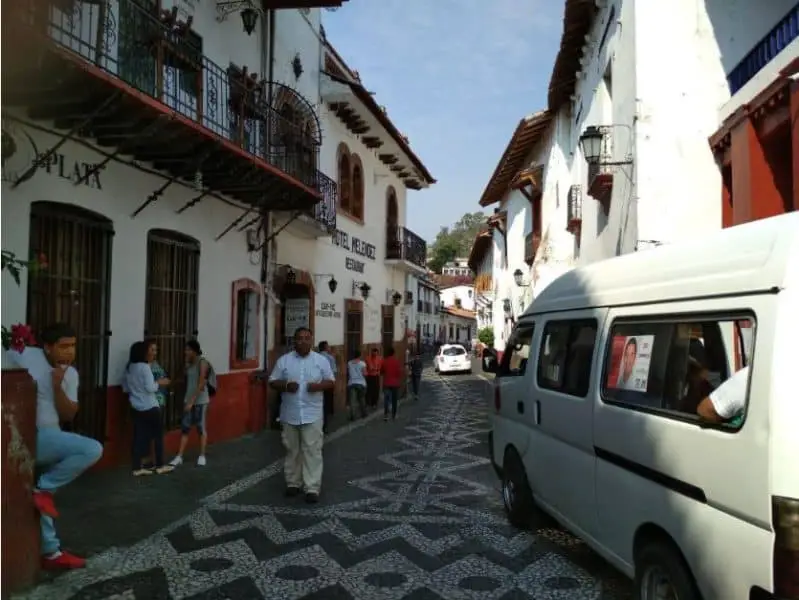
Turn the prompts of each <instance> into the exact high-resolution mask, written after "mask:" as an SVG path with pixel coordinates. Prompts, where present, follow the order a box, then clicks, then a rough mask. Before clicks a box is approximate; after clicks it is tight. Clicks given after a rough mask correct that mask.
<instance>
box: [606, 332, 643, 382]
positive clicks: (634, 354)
mask: <svg viewBox="0 0 799 600" xmlns="http://www.w3.org/2000/svg"><path fill="white" fill-rule="evenodd" d="M654 341H655V336H654V335H615V336H613V342H612V345H611V356H610V370H609V372H608V376H607V380H606V382H605V387H606V388H608V389H617V390H630V391H635V392H646V388H647V385H648V383H649V365H650V364H651V362H652V345H653V343H654Z"/></svg>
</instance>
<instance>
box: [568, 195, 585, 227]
mask: <svg viewBox="0 0 799 600" xmlns="http://www.w3.org/2000/svg"><path fill="white" fill-rule="evenodd" d="M582 223H583V188H582V186H579V185H573V186H571V187H570V188H569V195H568V196H567V198H566V231H569V232H571V233H576V232H577V231H579V229H580V227H581V225H582Z"/></svg>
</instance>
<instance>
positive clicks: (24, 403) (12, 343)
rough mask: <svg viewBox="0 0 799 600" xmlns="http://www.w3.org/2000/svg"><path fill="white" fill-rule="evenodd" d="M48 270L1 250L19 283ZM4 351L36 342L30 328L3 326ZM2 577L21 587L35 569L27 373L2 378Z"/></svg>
mask: <svg viewBox="0 0 799 600" xmlns="http://www.w3.org/2000/svg"><path fill="white" fill-rule="evenodd" d="M42 268H46V260H45V258H44V257H43V256H40V257H39V258H38V259H34V260H29V261H24V260H21V259H19V258H18V257H17V256H16V254H14V253H13V252H10V251H8V250H2V271H7V272H8V273H9V274H10V275H11V277H12V279H13V280H14V281H15V282H16V284H17V285H19V283H20V275H21V273H22V271H23V270H25V269H28V270H29V271H35V270H38V269H42ZM2 341H3V349H4V351H7V350H9V349H15V350H18V351H19V350H24V348H25V346H30V345H33V344H34V343H35V339H34V337H33V333H32V331H31V328H30V326H28V325H26V324H23V323H18V324H16V325H12V326H11V327H6V326H5V325H3V326H2ZM2 388H3V389H2V413H3V425H2V427H3V431H2V435H3V437H2V439H3V444H2V460H3V463H2V464H3V486H2V502H3V519H2V530H3V536H2V538H3V539H2V542H3V548H2V549H3V552H2V578H3V585H4V587H5V586H8V588H9V591H12V592H13V591H16V590H21V589H24V588H26V587H28V586H30V585H32V584H33V583H34V582H35V580H36V575H37V573H38V569H39V519H38V516H37V515H36V512H35V511H34V510H33V508H32V504H31V492H32V491H33V485H34V467H35V462H36V385H35V384H34V382H33V380H32V379H31V377H30V375H28V372H27V371H26V370H25V369H19V368H13V369H5V368H4V369H3V374H2Z"/></svg>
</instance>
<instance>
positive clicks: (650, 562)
mask: <svg viewBox="0 0 799 600" xmlns="http://www.w3.org/2000/svg"><path fill="white" fill-rule="evenodd" d="M653 570H658V571H660V573H661V575H662V577H663V578H665V579H666V580H667V581H668V582H669V584H671V586H672V587H673V588H674V590H675V591H676V592H677V598H679V599H680V600H702V594H700V593H699V589H698V588H697V586H696V582H695V581H694V577H693V575H692V574H691V569H690V568H689V567H688V565H687V564H686V563H685V559H683V557H682V555H681V554H680V552H679V551H678V550H677V549H676V548H675V547H674V545H673V544H670V543H667V542H665V541H661V540H654V541H651V542H648V543H647V544H646V545H645V546H643V547H642V548H641V549H640V550H639V551H638V552H637V554H636V556H635V593H634V595H633V597H634V598H635V599H636V600H652V599H653V598H654V596H652V595H649V594H648V592H647V589H646V588H647V585H648V584H649V583H650V582H649V581H648V580H649V579H650V577H652V576H653V575H652V571H653Z"/></svg>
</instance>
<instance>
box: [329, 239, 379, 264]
mask: <svg viewBox="0 0 799 600" xmlns="http://www.w3.org/2000/svg"><path fill="white" fill-rule="evenodd" d="M333 243H334V244H335V245H336V246H338V247H339V248H344V249H345V250H349V251H350V252H352V253H353V254H357V255H358V256H363V257H365V258H368V259H369V260H375V259H376V258H377V248H375V245H374V244H370V243H369V242H365V241H364V240H362V239H359V238H356V237H355V236H350V234H348V233H346V232H344V231H341V229H336V230H335V231H334V232H333ZM348 268H349V267H348ZM351 270H352V269H351Z"/></svg>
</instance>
